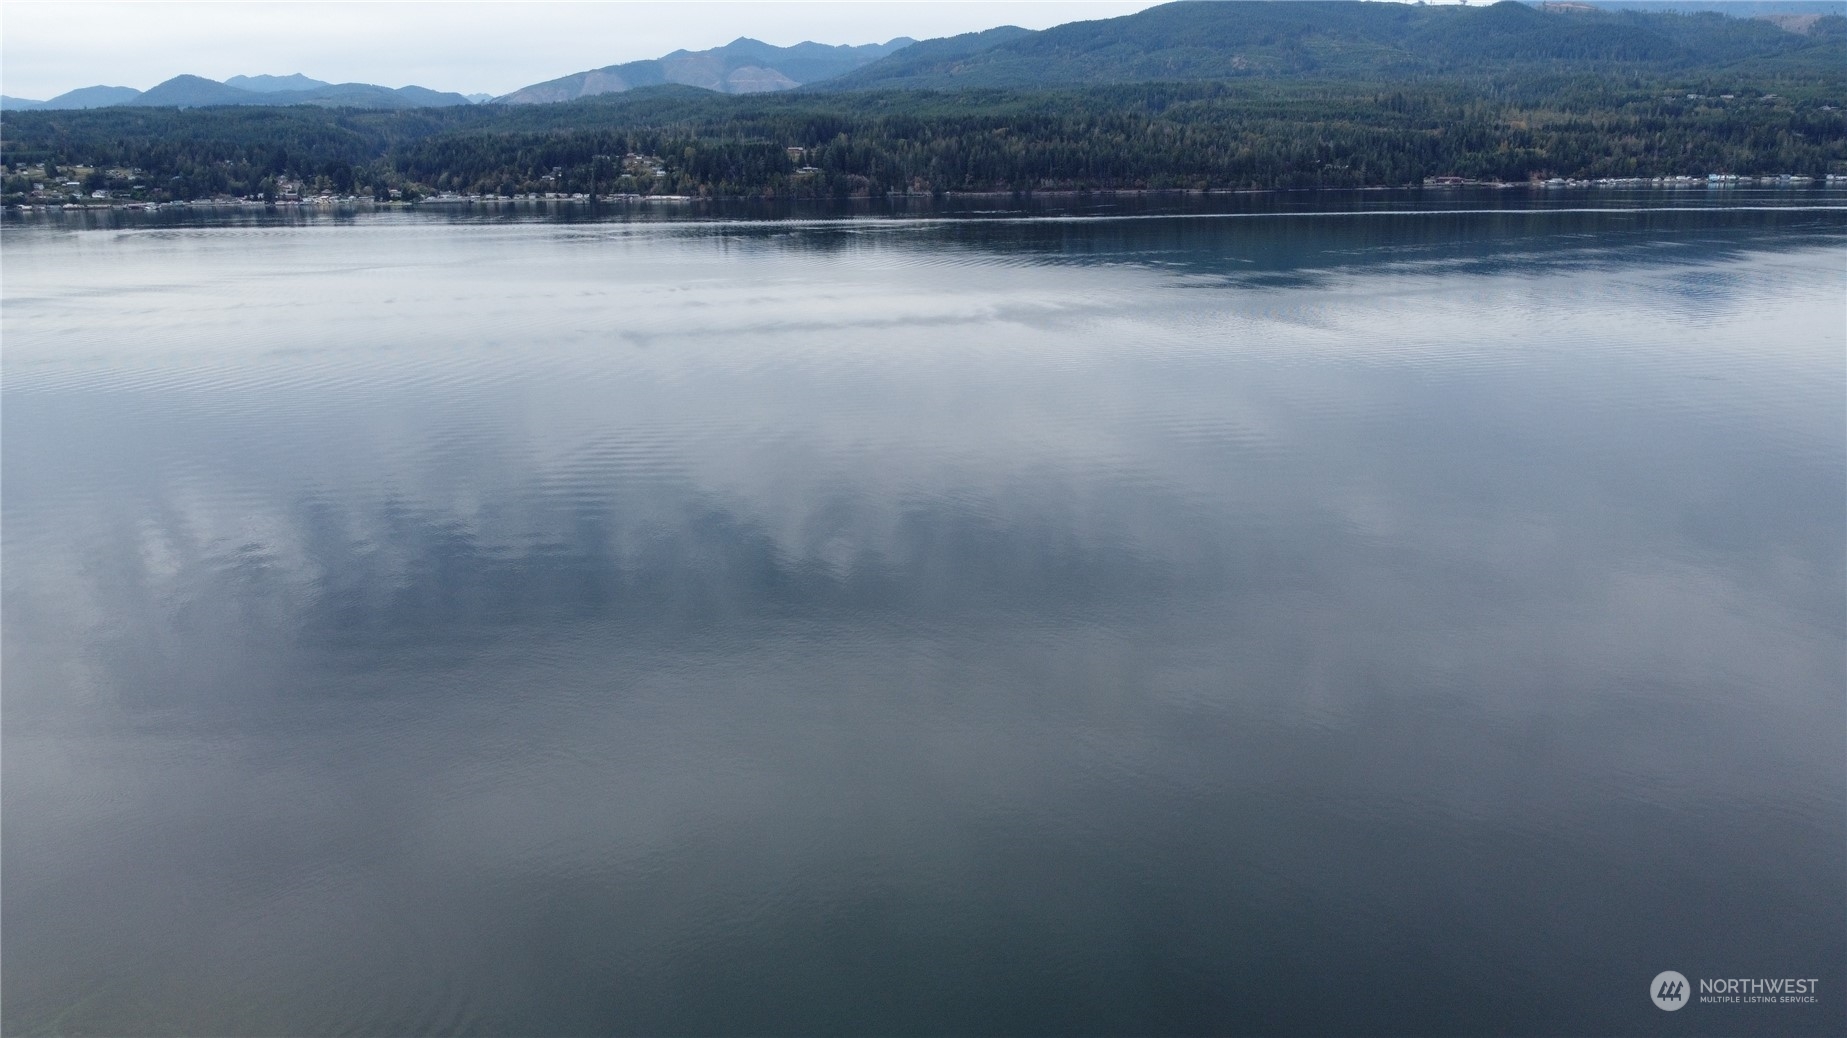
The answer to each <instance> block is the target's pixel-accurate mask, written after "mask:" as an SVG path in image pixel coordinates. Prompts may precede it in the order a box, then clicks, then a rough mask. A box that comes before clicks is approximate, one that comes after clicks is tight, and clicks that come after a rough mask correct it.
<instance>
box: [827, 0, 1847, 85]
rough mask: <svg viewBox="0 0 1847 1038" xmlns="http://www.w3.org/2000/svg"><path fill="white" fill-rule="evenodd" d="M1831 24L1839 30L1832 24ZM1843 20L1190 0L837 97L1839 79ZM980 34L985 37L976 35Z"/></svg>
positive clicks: (948, 57) (963, 57) (926, 62)
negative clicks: (996, 90) (1557, 76)
mask: <svg viewBox="0 0 1847 1038" xmlns="http://www.w3.org/2000/svg"><path fill="white" fill-rule="evenodd" d="M1835 23H1840V25H1839V26H1837V25H1836V24H1835ZM1842 27H1847V20H1843V19H1841V18H1839V17H1838V16H1829V17H1825V18H1821V19H1818V20H1817V21H1816V22H1815V23H1814V24H1813V25H1812V26H1811V27H1809V28H1808V30H1807V31H1805V32H1801V33H1798V32H1790V31H1785V29H1783V28H1780V27H1779V26H1777V25H1776V24H1773V23H1771V22H1769V21H1765V20H1757V19H1742V18H1728V17H1725V16H1724V15H1719V14H1691V15H1683V14H1672V13H1641V12H1633V11H1602V10H1595V9H1589V8H1587V7H1584V6H1583V5H1575V6H1570V7H1562V8H1558V9H1544V10H1542V9H1540V8H1538V7H1533V6H1528V5H1526V4H1521V3H1516V2H1513V0H1504V2H1502V3H1498V4H1495V5H1493V6H1491V7H1460V6H1427V7H1419V6H1414V5H1406V4H1389V3H1351V2H1341V0H1302V2H1293V3H1276V2H1267V0H1211V2H1206V0H1185V2H1181V3H1173V4H1166V5H1163V6H1161V7H1154V8H1150V9H1148V10H1146V11H1142V12H1140V13H1138V14H1133V15H1127V16H1124V17H1121V18H1110V19H1104V20H1100V21H1088V22H1072V23H1069V24H1066V25H1060V26H1056V27H1054V28H1051V29H1046V30H1043V31H1041V32H1023V31H1015V32H1012V33H1003V34H1000V35H995V36H991V37H989V38H988V39H970V38H968V37H957V38H956V39H957V40H960V41H963V44H962V45H961V46H959V47H956V48H946V49H944V50H942V51H940V52H938V53H927V52H926V51H925V50H923V48H925V47H928V46H930V44H940V43H944V42H946V41H930V43H929V44H919V45H917V46H914V47H910V48H906V49H905V50H902V51H899V52H897V53H896V54H893V55H891V56H890V57H887V58H885V59H883V60H880V61H877V62H873V63H872V64H869V65H867V66H865V67H864V68H860V69H856V70H854V71H852V72H849V73H847V74H845V75H842V76H839V77H836V78H834V79H832V80H829V81H828V82H826V83H825V84H822V85H821V86H822V87H823V88H825V89H832V90H858V89H871V88H891V87H897V88H931V89H955V88H962V87H1035V86H1047V85H1053V84H1102V83H1127V82H1143V81H1175V80H1181V81H1184V80H1204V79H1240V78H1278V77H1284V78H1339V79H1401V78H1405V77H1423V76H1433V75H1439V76H1449V75H1495V76H1501V75H1508V74H1514V73H1530V72H1553V73H1558V72H1564V73H1603V74H1611V73H1617V74H1660V73H1669V72H1684V71H1689V70H1696V69H1705V70H1720V69H1724V68H1728V67H1731V66H1734V65H1737V64H1739V63H1741V62H1772V63H1774V64H1775V65H1776V66H1777V67H1779V68H1784V69H1787V70H1790V71H1795V70H1798V69H1808V70H1813V71H1815V72H1817V73H1828V74H1834V75H1839V74H1840V73H1841V70H1842V69H1847V37H1844V36H1843V34H1842V33H1841V32H1840V31H1839V30H1840V29H1841V28H1842ZM984 35H985V34H984Z"/></svg>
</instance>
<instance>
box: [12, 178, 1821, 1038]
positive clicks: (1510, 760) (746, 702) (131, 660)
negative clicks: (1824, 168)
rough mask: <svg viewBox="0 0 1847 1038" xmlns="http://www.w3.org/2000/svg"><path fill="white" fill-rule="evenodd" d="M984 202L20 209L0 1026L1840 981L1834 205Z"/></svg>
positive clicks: (1090, 1016)
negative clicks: (510, 209)
mask: <svg viewBox="0 0 1847 1038" xmlns="http://www.w3.org/2000/svg"><path fill="white" fill-rule="evenodd" d="M1375 197H1376V196H1375ZM1740 197H1742V196H1727V199H1728V200H1730V201H1736V200H1737V199H1738V198H1740ZM1834 201H1836V202H1838V201H1839V199H1835V200H1834ZM1437 207H1440V203H1439V205H1438V206H1437ZM995 208H996V209H999V210H1002V211H1001V212H990V213H985V214H982V216H981V218H975V219H929V220H919V219H892V218H877V217H873V218H865V219H850V220H805V221H793V222H791V221H781V222H765V221H756V220H749V219H738V220H706V221H701V222H673V221H660V220H640V219H631V220H621V219H618V220H613V221H603V222H598V221H587V220H569V219H558V218H556V214H555V213H554V214H552V216H551V217H550V218H547V217H545V216H543V215H535V214H531V213H528V214H526V216H525V217H522V218H513V217H512V216H510V215H508V214H507V213H504V212H503V213H500V214H491V213H490V214H483V213H481V212H479V211H474V212H458V213H454V214H450V215H430V214H427V213H418V214H414V215H397V216H393V215H386V214H377V215H359V216H345V217H341V216H320V217H296V218H287V219H268V218H254V217H243V216H235V217H227V218H223V219H219V220H216V221H214V220H209V219H208V220H199V219H196V218H195V219H191V220H190V221H189V220H176V219H159V218H143V219H139V220H137V219H133V218H128V217H108V218H101V219H92V220H90V221H89V222H87V223H86V222H84V221H83V220H80V219H77V218H76V217H72V218H69V219H68V220H67V219H61V218H57V217H53V218H51V219H40V220H36V221H35V220H30V219H28V220H12V221H10V222H8V223H7V224H6V226H5V229H4V235H5V237H4V253H3V260H4V276H3V281H0V285H3V287H4V300H3V301H4V308H3V309H0V332H3V335H4V381H3V407H0V418H3V422H4V426H3V433H4V437H3V439H0V444H3V448H4V464H3V466H0V476H3V488H0V489H3V499H0V500H3V506H4V570H3V572H4V583H3V589H4V600H3V607H4V612H3V617H0V620H3V622H0V627H3V630H4V646H3V647H4V786H3V790H4V804H3V806H4V812H3V815H0V823H3V838H0V851H3V855H4V858H3V875H4V889H3V897H4V901H3V905H0V909H3V912H4V940H5V958H4V967H3V969H4V973H3V981H4V1020H3V1023H4V1029H5V1031H6V1032H7V1033H8V1034H14V1035H27V1034H37V1033H47V1034H49V1033H83V1034H134V1035H156V1034H181V1033H191V1034H248V1035H258V1034H265V1035H279V1034H291V1035H315V1034H336V1033H338V1034H413V1033H433V1032H440V1033H456V1034H560V1035H562V1034H592V1033H624V1034H647V1035H678V1034H746V1033H748V1034H891V1035H910V1034H940V1033H969V1034H993V1035H1015V1034H1018V1035H1041V1034H1044V1035H1055V1034H1175V1035H1180V1034H1186V1035H1196V1034H1208V1033H1211V1034H1229V1033H1261V1034H1274V1035H1281V1034H1295V1033H1354V1032H1361V1033H1373V1034H1440V1033H1451V1034H1479V1033H1487V1032H1496V1033H1509V1034H1561V1033H1573V1034H1617V1033H1620V1034H1645V1033H1663V1034H1667V1033H1672V1034H1713V1033H1737V1032H1739V1031H1743V1030H1749V1031H1752V1032H1753V1033H1800V1034H1821V1033H1826V1032H1829V1031H1831V1030H1833V1029H1834V1028H1835V1027H1837V1026H1838V1025H1839V1024H1840V1022H1841V1021H1842V1019H1843V1018H1844V1015H1843V1014H1844V1013H1847V1009H1844V1008H1843V1007H1844V1006H1847V737H1844V733H1847V211H1843V210H1842V209H1839V208H1836V209H1812V208H1811V209H1806V210H1798V209H1789V208H1785V209H1764V210H1750V209H1712V208H1707V209H1700V208H1695V207H1692V206H1688V207H1684V208H1682V209H1679V210H1673V211H1670V210H1666V209H1658V210H1657V209H1648V208H1646V207H1643V208H1639V209H1638V208H1631V209H1627V210H1624V209H1616V210H1609V211H1601V212H1598V211H1569V206H1560V207H1554V208H1552V209H1549V210H1548V209H1540V210H1527V211H1502V212H1440V211H1426V212H1418V213H1404V214H1398V215H1392V214H1388V213H1381V212H1354V213H1348V214H1345V215H1341V214H1323V215H1315V214H1312V213H1306V212H1286V213H1285V212H1273V213H1256V212H1244V213H1237V214H1232V215H1218V216H1215V215H1212V214H1211V213H1210V212H1208V211H1191V212H1188V213H1187V214H1185V215H1181V216H1174V217H1167V218H1163V217H1159V216H1158V215H1153V214H1145V218H1135V219H1092V220H1073V219H1008V218H1005V212H1004V210H1005V208H1006V207H1005V206H1004V205H1000V204H998V203H997V204H996V206H995ZM1425 208H1426V209H1431V208H1434V207H1433V206H1429V205H1427V206H1426V207H1425ZM1670 969H1671V970H1677V971H1679V972H1681V973H1683V974H1685V975H1686V976H1687V977H1689V978H1695V980H1697V979H1698V978H1702V977H1798V978H1809V977H1813V978H1818V979H1819V984H1818V991H1817V994H1818V999H1819V1001H1818V1002H1817V1003H1815V1004H1804V1005H1762V1004H1737V1005H1691V1006H1689V1007H1688V1008H1687V1009H1686V1010H1685V1011H1683V1012H1677V1013H1672V1014H1668V1013H1662V1012H1660V1011H1659V1010H1657V1009H1656V1008H1655V1006H1654V1005H1653V1004H1652V1003H1651V1002H1650V1000H1649V997H1648V995H1649V990H1648V985H1649V981H1650V979H1651V978H1652V977H1654V976H1655V975H1656V974H1657V973H1659V972H1661V971H1663V970H1670ZM1837 1033H1838V1032H1837Z"/></svg>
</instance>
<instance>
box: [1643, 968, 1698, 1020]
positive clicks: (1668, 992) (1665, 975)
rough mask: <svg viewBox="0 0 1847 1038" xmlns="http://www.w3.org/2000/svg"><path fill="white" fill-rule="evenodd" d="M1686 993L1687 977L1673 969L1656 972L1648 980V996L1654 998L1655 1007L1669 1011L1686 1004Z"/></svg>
mask: <svg viewBox="0 0 1847 1038" xmlns="http://www.w3.org/2000/svg"><path fill="white" fill-rule="evenodd" d="M1688 994H1689V992H1688V990H1687V978H1685V977H1683V976H1681V975H1680V974H1678V973H1676V972H1674V971H1673V970H1665V971H1663V972H1661V973H1658V974H1656V975H1655V979H1653V980H1651V981H1649V982H1648V997H1649V998H1652V999H1654V1000H1655V1005H1656V1007H1658V1008H1660V1009H1665V1010H1667V1011H1668V1012H1670V1013H1671V1012H1673V1011H1674V1010H1676V1009H1679V1008H1680V1007H1681V1006H1684V1005H1686V1004H1687V995H1688Z"/></svg>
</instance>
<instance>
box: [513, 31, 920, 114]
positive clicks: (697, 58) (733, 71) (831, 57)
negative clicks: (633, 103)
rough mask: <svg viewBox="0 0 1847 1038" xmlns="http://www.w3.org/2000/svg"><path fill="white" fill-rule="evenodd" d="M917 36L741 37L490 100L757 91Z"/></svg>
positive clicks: (860, 60) (813, 77) (881, 53)
mask: <svg viewBox="0 0 1847 1038" xmlns="http://www.w3.org/2000/svg"><path fill="white" fill-rule="evenodd" d="M916 42H917V41H916V40H913V39H911V38H910V37H908V36H900V37H898V38H897V39H895V40H891V41H890V42H888V43H868V44H864V45H861V46H858V47H852V46H839V47H834V46H829V45H827V44H824V43H798V44H796V45H795V46H793V47H776V46H772V45H770V44H768V43H764V42H762V41H760V40H753V39H750V38H748V37H740V38H738V39H735V40H732V41H731V42H730V43H727V44H725V45H724V46H723V47H714V48H712V49H711V50H701V51H687V50H676V51H674V52H673V53H672V54H669V55H667V56H666V57H662V58H653V59H650V60H647V61H630V62H627V63H625V64H621V65H606V66H604V67H603V68H599V69H591V70H590V71H588V72H575V73H572V74H571V75H568V76H561V77H559V78H557V79H549V80H546V81H545V82H543V83H534V84H533V85H531V86H528V87H521V88H520V89H518V90H515V91H513V92H512V93H510V94H505V95H503V96H501V97H497V98H495V99H494V100H495V101H497V102H500V103H503V104H540V103H544V102H549V101H574V100H576V99H577V98H580V97H589V96H592V95H595V94H613V93H619V92H621V91H624V90H632V89H634V88H635V87H643V86H660V85H663V84H666V83H679V84H682V85H684V86H695V87H703V88H704V89H707V90H716V91H719V92H720V93H725V94H760V93H766V92H768V91H772V90H788V89H791V88H793V87H798V86H801V85H802V84H804V83H813V82H816V81H819V80H824V79H829V78H832V77H834V76H838V75H840V74H841V73H843V72H848V71H851V70H853V69H856V68H859V67H860V66H862V65H866V64H869V63H871V62H874V61H877V60H878V59H880V58H883V57H885V56H886V55H888V54H891V53H892V52H894V51H898V50H903V49H905V48H907V47H910V46H912V45H913V44H915V43H916Z"/></svg>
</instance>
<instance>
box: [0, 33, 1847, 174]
mask: <svg viewBox="0 0 1847 1038" xmlns="http://www.w3.org/2000/svg"><path fill="white" fill-rule="evenodd" d="M1317 12H1319V13H1318V14H1317ZM1835 23H1839V24H1838V25H1837V24H1835ZM1465 29H1466V30H1468V32H1464V31H1463V30H1465ZM1471 33H1472V34H1473V35H1471ZM1432 41H1436V42H1432ZM1438 43H1440V44H1441V48H1448V49H1447V51H1442V54H1447V55H1448V56H1447V57H1442V60H1438V59H1437V57H1433V56H1432V55H1433V54H1434V55H1438V57H1441V54H1439V53H1438V52H1439V51H1441V48H1439V47H1438ZM1420 48H1422V49H1421V50H1420ZM1522 48H1525V49H1522ZM1844 48H1847V19H1842V18H1839V17H1829V18H1824V19H1821V20H1820V21H1818V22H1817V23H1815V25H1813V26H1811V28H1810V31H1809V32H1808V33H1807V34H1796V33H1790V32H1784V31H1783V30H1781V29H1778V28H1776V27H1774V26H1772V25H1770V24H1768V23H1756V24H1745V23H1744V20H1741V19H1728V18H1724V17H1722V16H1719V15H1703V16H1677V15H1628V14H1625V15H1621V16H1616V15H1610V16H1604V15H1596V16H1594V17H1588V18H1578V17H1576V16H1567V15H1558V14H1550V13H1544V12H1539V11H1536V10H1534V9H1532V8H1528V7H1523V6H1521V5H1518V4H1507V3H1503V4H1498V5H1495V7H1494V8H1491V9H1487V10H1480V9H1469V10H1468V11H1467V12H1464V11H1463V10H1462V9H1455V10H1449V9H1445V10H1444V11H1434V10H1432V11H1426V10H1420V9H1417V8H1413V7H1403V6H1401V5H1391V4H1352V3H1344V4H1343V3H1303V4H1297V3H1269V4H1235V5H1233V4H1227V5H1210V4H1174V5H1168V6H1165V7H1160V8H1154V9H1151V10H1149V11H1145V12H1142V13H1141V14H1138V15H1134V16H1129V17H1127V18H1120V19H1109V20H1104V21H1098V22H1085V23H1075V24H1074V25H1071V26H1061V27H1059V28H1057V29H1052V30H1046V31H1044V32H1040V33H1026V32H1025V31H1024V30H1007V31H1003V30H994V31H990V32H988V33H984V34H978V35H974V34H972V35H971V36H970V37H958V38H954V39H950V40H931V41H925V42H923V43H920V44H916V45H913V46H912V47H907V48H904V49H903V50H900V51H897V52H896V53H894V54H892V55H889V56H888V57H886V58H884V59H882V60H881V61H878V62H875V63H873V64H871V65H867V66H865V67H863V68H862V69H860V70H858V71H856V72H854V73H851V74H849V75H848V76H846V77H843V78H842V79H840V80H836V81H834V82H833V83H832V84H827V85H825V86H826V89H821V88H811V89H803V90H797V91H789V92H784V93H774V94H752V95H725V94H719V93H715V92H712V91H707V90H699V89H695V88H691V87H676V86H664V87H650V88H644V89H637V90H631V91H628V92H624V93H616V94H606V95H601V96H596V97H589V98H583V99H580V100H576V101H570V102H563V103H557V104H532V105H471V106H455V107H449V108H421V109H410V110H402V111H378V110H362V109H341V108H328V107H313V106H295V107H219V108H192V109H177V108H152V107H133V108H131V107H118V108H101V109H91V110H75V111H23V112H6V113H4V114H0V162H4V163H5V166H6V176H5V179H4V184H0V188H3V190H4V200H5V201H6V202H7V203H9V204H19V203H22V202H30V201H33V200H44V201H58V200H61V199H62V198H63V197H68V196H69V195H70V194H72V193H79V194H82V195H84V196H88V195H90V194H91V193H92V192H104V193H107V194H108V195H109V196H110V197H111V198H116V199H122V198H126V199H145V200H149V201H166V200H174V199H197V198H209V197H238V198H263V199H277V198H286V197H291V196H308V195H314V194H321V193H327V194H334V195H349V194H351V195H361V196H371V197H374V198H379V199H387V198H405V199H414V198H418V197H425V196H429V195H432V194H437V193H458V194H475V195H480V194H488V195H501V196H510V195H527V194H532V193H535V192H536V193H544V194H556V193H566V194H584V195H592V194H595V195H609V194H617V193H633V194H644V195H663V194H670V195H707V196H768V197H823V198H825V197H837V196H847V195H866V194H871V195H878V194H885V193H890V192H955V191H996V190H1001V191H1008V190H1011V191H1019V190H1049V189H1115V190H1123V189H1165V188H1196V189H1224V188H1299V187H1360V186H1396V185H1405V184H1414V183H1417V182H1419V181H1420V180H1422V179H1424V178H1428V177H1438V176H1455V177H1463V178H1468V179H1473V180H1490V181H1493V180H1498V181H1504V182H1505V181H1522V180H1527V179H1530V178H1535V177H1570V178H1596V177H1655V176H1670V175H1677V174H1681V175H1684V174H1694V175H1704V174H1707V173H1711V172H1728V173H1737V174H1746V175H1761V174H1768V173H1790V174H1802V175H1808V176H1821V175H1823V174H1828V173H1837V174H1841V173H1847V60H1843V55H1847V50H1844ZM1265 55H1268V56H1267V57H1266V56H1265ZM1292 55H1293V57H1292ZM1407 55H1409V57H1407ZM1233 59H1237V60H1236V61H1233ZM1259 59H1261V60H1259ZM1285 59H1287V60H1285ZM1022 62H1025V63H1026V64H1024V65H1023V64H1022ZM1033 62H1037V65H1034V64H1033ZM1239 62H1242V63H1243V64H1242V65H1239V64H1238V63H1239ZM1407 62H1408V63H1409V64H1407ZM1228 63H1229V64H1228ZM926 66H927V67H928V68H934V69H936V70H937V71H936V72H928V73H927V74H926V72H924V71H919V70H920V69H926ZM1027 67H1037V68H1040V69H1042V70H1043V71H1044V72H1045V76H1046V78H1047V79H1048V80H1052V81H1055V80H1057V79H1059V78H1060V77H1065V78H1073V77H1075V78H1076V79H1079V80H1084V81H1082V82H1069V83H1063V84H1055V85H1047V86H1033V85H1020V84H1014V85H1000V86H982V85H980V84H981V83H983V82H986V81H988V80H997V81H1005V82H1010V80H1009V79H1008V77H1009V76H1012V75H1013V73H1011V72H1009V73H1007V74H1006V75H1001V74H1000V73H999V72H996V71H995V70H996V69H1002V70H1004V69H1014V70H1016V71H1017V70H1018V69H1021V68H1027ZM945 69H947V70H950V71H951V72H953V71H954V70H956V69H962V70H963V72H962V73H957V74H956V75H949V73H947V72H944V70H945ZM981 69H986V70H988V71H987V72H981V73H980V74H979V75H977V74H975V72H977V71H979V70H981ZM1060 70H1062V71H1060ZM1074 70H1075V71H1074ZM1227 70H1231V71H1230V72H1227ZM1253 70H1254V71H1253ZM1266 70H1267V71H1266ZM926 71H927V69H926ZM990 73H992V74H990ZM1246 73H1248V74H1246ZM856 77H857V78H863V79H865V80H867V81H868V82H890V83H897V82H903V83H904V84H905V85H903V86H885V87H878V88H872V87H866V88H862V89H853V90H847V89H841V88H842V87H843V86H852V85H853V83H854V82H855V81H856ZM933 77H934V78H933ZM945 77H947V78H945ZM1163 77H1166V78H1163ZM948 80H954V82H953V83H949V85H947V86H941V85H930V84H941V83H945V82H948ZM918 83H923V84H926V85H924V86H918V85H916V84H918Z"/></svg>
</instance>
